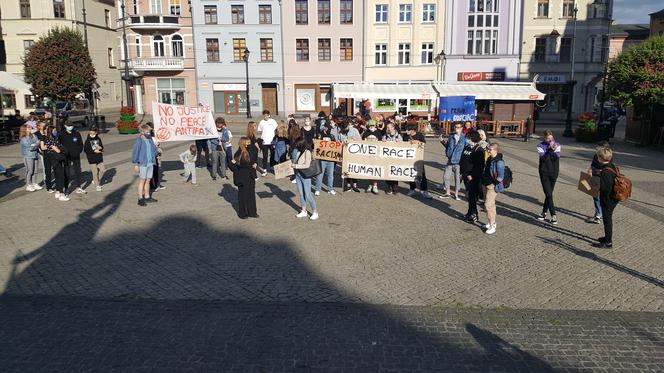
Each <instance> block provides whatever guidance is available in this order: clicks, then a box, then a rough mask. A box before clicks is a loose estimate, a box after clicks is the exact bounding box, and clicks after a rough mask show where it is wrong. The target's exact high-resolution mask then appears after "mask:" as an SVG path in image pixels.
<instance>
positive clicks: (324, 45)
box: [318, 39, 332, 61]
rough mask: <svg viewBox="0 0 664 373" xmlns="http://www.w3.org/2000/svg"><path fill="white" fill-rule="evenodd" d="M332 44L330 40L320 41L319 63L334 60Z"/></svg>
mask: <svg viewBox="0 0 664 373" xmlns="http://www.w3.org/2000/svg"><path fill="white" fill-rule="evenodd" d="M331 44H332V42H331V41H330V39H318V61H329V60H331V59H332V45H331Z"/></svg>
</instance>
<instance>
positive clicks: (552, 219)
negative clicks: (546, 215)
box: [551, 215, 558, 225]
mask: <svg viewBox="0 0 664 373" xmlns="http://www.w3.org/2000/svg"><path fill="white" fill-rule="evenodd" d="M551 224H553V225H558V218H557V217H556V216H555V215H553V216H551Z"/></svg>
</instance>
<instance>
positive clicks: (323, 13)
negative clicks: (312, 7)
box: [318, 0, 330, 25]
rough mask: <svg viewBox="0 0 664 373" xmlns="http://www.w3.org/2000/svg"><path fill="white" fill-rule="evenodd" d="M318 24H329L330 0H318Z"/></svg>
mask: <svg viewBox="0 0 664 373" xmlns="http://www.w3.org/2000/svg"><path fill="white" fill-rule="evenodd" d="M318 24H320V25H329V24H330V0H318Z"/></svg>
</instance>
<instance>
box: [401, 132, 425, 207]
mask: <svg viewBox="0 0 664 373" xmlns="http://www.w3.org/2000/svg"><path fill="white" fill-rule="evenodd" d="M407 126H408V127H406V128H407V130H406V133H405V134H404V135H403V141H406V142H409V143H411V144H413V145H419V144H422V145H424V144H426V142H427V140H426V139H425V138H424V135H423V134H422V132H419V131H418V130H417V123H408V124H407ZM417 180H419V182H420V193H422V197H424V198H426V199H431V193H429V181H428V180H427V173H426V172H425V170H424V165H422V174H421V175H418V176H417V177H415V181H411V182H410V191H409V192H408V196H409V197H413V196H415V195H417V191H416V188H417V183H416V181H417Z"/></svg>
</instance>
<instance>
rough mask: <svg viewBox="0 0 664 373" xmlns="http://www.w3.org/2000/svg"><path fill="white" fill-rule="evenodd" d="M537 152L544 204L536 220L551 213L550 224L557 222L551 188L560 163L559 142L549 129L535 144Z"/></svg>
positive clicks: (542, 219)
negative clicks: (540, 140) (542, 139)
mask: <svg viewBox="0 0 664 373" xmlns="http://www.w3.org/2000/svg"><path fill="white" fill-rule="evenodd" d="M537 154H538V155H539V177H540V182H541V183H542V190H543V191H544V206H543V207H542V214H540V215H539V216H538V217H537V220H539V221H544V220H546V213H547V212H549V213H551V224H553V225H556V224H558V218H557V217H556V207H555V206H554V204H553V188H555V186H556V179H558V172H559V163H560V144H558V143H557V142H556V141H555V140H554V139H553V132H551V130H546V131H544V141H542V142H541V143H539V144H538V145H537Z"/></svg>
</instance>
